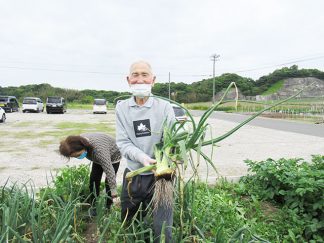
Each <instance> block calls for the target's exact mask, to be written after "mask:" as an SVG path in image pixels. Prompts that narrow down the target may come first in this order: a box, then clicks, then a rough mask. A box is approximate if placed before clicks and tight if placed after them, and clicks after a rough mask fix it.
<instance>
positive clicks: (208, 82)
mask: <svg viewBox="0 0 324 243" xmlns="http://www.w3.org/2000/svg"><path fill="white" fill-rule="evenodd" d="M307 77H313V78H317V79H320V80H324V72H322V71H320V70H317V69H298V66H297V65H293V66H291V67H284V68H281V69H277V70H275V71H274V72H272V73H270V74H268V75H265V76H262V77H260V78H259V79H257V80H253V79H251V78H247V77H242V76H240V75H237V74H234V73H225V74H222V75H220V76H218V77H215V93H216V94H217V93H219V92H221V91H222V90H224V89H225V88H226V87H227V86H228V85H229V84H230V83H231V82H235V83H236V85H237V87H238V88H239V90H240V92H241V93H242V94H243V95H244V96H255V95H261V94H263V93H264V92H266V91H267V90H268V89H269V88H271V87H272V86H274V85H276V84H277V83H278V82H279V81H282V80H285V79H289V78H307ZM213 82H214V81H213V78H209V79H203V80H200V81H197V82H194V83H192V84H186V83H184V82H180V83H174V82H171V83H170V88H171V93H172V96H171V98H172V99H175V100H176V101H177V102H180V103H195V102H206V101H210V100H211V99H212V96H213V95H212V92H213ZM153 93H154V94H156V95H159V96H163V97H168V96H169V84H168V83H156V84H155V85H154V87H153ZM0 94H1V95H14V96H16V97H17V98H18V99H19V100H20V101H22V99H23V98H24V97H27V96H36V97H40V98H42V99H43V100H45V99H46V97H48V96H63V97H65V98H66V100H67V101H68V102H78V103H83V104H85V103H92V101H93V99H94V98H105V99H107V100H108V101H109V102H110V103H112V102H113V101H114V99H115V98H116V97H118V96H121V95H125V94H130V93H128V92H117V91H107V90H90V89H87V90H81V91H79V90H74V89H63V88H55V87H52V86H51V85H49V84H46V83H44V84H30V85H24V86H19V87H1V86H0Z"/></svg>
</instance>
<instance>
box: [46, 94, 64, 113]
mask: <svg viewBox="0 0 324 243" xmlns="http://www.w3.org/2000/svg"><path fill="white" fill-rule="evenodd" d="M46 112H47V114H50V113H61V114H63V113H64V112H66V102H65V99H64V98H63V97H58V96H50V97H47V99H46Z"/></svg>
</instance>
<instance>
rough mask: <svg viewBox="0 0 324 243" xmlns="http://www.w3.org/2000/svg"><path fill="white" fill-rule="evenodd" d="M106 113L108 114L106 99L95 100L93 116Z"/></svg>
mask: <svg viewBox="0 0 324 243" xmlns="http://www.w3.org/2000/svg"><path fill="white" fill-rule="evenodd" d="M96 113H104V114H107V101H106V99H94V101H93V114H96Z"/></svg>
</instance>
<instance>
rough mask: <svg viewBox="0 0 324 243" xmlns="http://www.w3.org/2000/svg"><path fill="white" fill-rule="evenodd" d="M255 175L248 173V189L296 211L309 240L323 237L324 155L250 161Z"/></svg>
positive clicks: (246, 181) (244, 178)
mask: <svg viewBox="0 0 324 243" xmlns="http://www.w3.org/2000/svg"><path fill="white" fill-rule="evenodd" d="M245 163H246V164H247V165H248V166H249V167H250V168H249V171H251V172H253V173H255V174H253V175H248V176H244V177H242V178H241V182H243V183H245V188H246V192H247V193H248V194H250V195H253V196H257V197H259V198H261V199H263V200H273V201H275V202H276V203H277V204H280V205H282V206H284V207H286V208H287V209H289V210H291V211H293V212H295V213H296V215H297V216H298V217H299V218H298V220H301V221H302V222H303V225H304V232H303V234H304V237H305V238H306V239H307V240H311V239H315V240H319V239H322V238H321V232H323V231H324V212H323V208H324V200H323V191H324V156H313V158H312V163H308V162H306V161H304V160H302V159H279V160H277V161H275V160H272V159H267V160H266V161H261V162H256V161H251V160H247V161H245Z"/></svg>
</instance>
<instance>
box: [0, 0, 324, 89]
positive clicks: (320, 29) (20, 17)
mask: <svg viewBox="0 0 324 243" xmlns="http://www.w3.org/2000/svg"><path fill="white" fill-rule="evenodd" d="M323 9H324V1H322V0H311V1H306V0H264V1H260V0H199V1H198V0H197V1H193V0H177V1H175V0H173V1H171V0H170V1H169V0H166V1H162V0H157V1H152V0H151V1H149V0H136V1H130V0H129V1H126V0H119V1H113V0H102V1H99V0H93V1H81V0H69V1H66V0H55V1H54V0H52V1H49V0H39V1H36V0H29V1H24V0H10V1H9V0H7V1H5V0H3V1H1V2H0V86H3V87H6V86H19V85H25V84H36V83H50V84H51V85H53V86H55V87H62V88H73V89H104V90H117V91H127V90H128V85H127V83H126V80H125V77H126V75H127V73H128V67H129V65H130V64H131V63H132V62H134V61H136V60H139V59H144V60H147V61H149V62H150V63H151V64H152V66H153V69H154V72H155V74H156V76H157V80H158V81H159V82H167V81H168V73H169V72H170V73H171V81H174V82H185V83H191V82H194V81H199V80H201V79H203V78H208V77H209V76H211V75H212V73H213V65H212V64H213V63H212V61H211V60H210V56H211V55H212V54H214V53H216V54H219V55H220V58H219V60H218V61H217V62H216V66H215V67H216V75H221V74H222V73H225V72H233V73H237V74H239V75H241V76H245V77H251V78H253V79H256V78H258V77H260V76H262V75H266V74H268V73H270V72H272V71H273V70H275V69H277V68H281V67H283V66H291V65H293V64H297V65H298V66H299V67H300V68H317V69H320V70H322V71H324V14H323Z"/></svg>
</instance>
